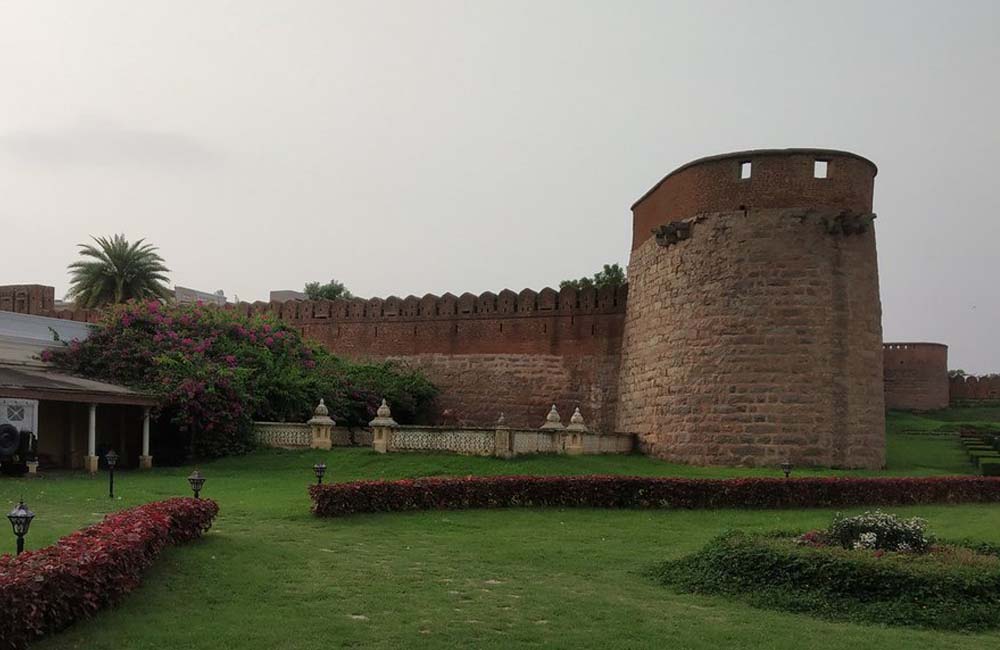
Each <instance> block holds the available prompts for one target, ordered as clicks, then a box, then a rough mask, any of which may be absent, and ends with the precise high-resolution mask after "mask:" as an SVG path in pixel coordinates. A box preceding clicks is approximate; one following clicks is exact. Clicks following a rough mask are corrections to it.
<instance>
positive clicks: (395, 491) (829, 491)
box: [309, 476, 1000, 517]
mask: <svg viewBox="0 0 1000 650" xmlns="http://www.w3.org/2000/svg"><path fill="white" fill-rule="evenodd" d="M309 494H310V496H311V497H312V501H313V505H312V509H313V512H314V513H315V514H317V515H320V516H325V517H339V516H343V515H350V514H355V513H363V512H398V511H404V510H442V509H464V508H504V507H516V506H554V507H583V508H829V507H838V506H854V505H868V504H872V505H874V504H885V505H889V504H892V505H914V504H924V503H976V502H980V503H991V502H1000V478H987V477H933V478H803V479H791V480H789V479H778V478H741V479H689V478H647V477H641V476H469V477H466V478H422V479H413V480H398V481H356V482H351V483H329V484H326V485H313V486H311V487H310V488H309Z"/></svg>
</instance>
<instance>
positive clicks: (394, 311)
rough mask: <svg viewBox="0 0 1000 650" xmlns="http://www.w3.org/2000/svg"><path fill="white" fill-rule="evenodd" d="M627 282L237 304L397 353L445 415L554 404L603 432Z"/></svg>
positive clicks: (476, 422) (349, 343)
mask: <svg viewBox="0 0 1000 650" xmlns="http://www.w3.org/2000/svg"><path fill="white" fill-rule="evenodd" d="M626 301H627V288H625V287H623V288H621V289H619V290H612V289H606V290H600V291H595V290H592V289H591V290H583V291H577V290H575V289H563V290H561V291H556V290H554V289H543V290H542V291H539V292H535V291H533V290H530V289H525V290H523V291H521V292H520V293H514V292H513V291H510V290H505V291H501V292H500V293H497V294H494V293H492V292H486V293H482V294H480V295H478V296H476V295H473V294H469V293H466V294H462V295H461V296H454V295H452V294H448V293H446V294H444V295H443V296H435V295H431V294H428V295H426V296H424V297H422V298H418V297H416V296H409V297H407V298H397V297H389V298H385V299H381V298H372V299H369V300H361V299H352V300H334V301H329V300H321V301H316V302H314V301H308V300H307V301H289V302H285V303H277V302H273V303H264V302H257V303H253V304H247V303H241V304H239V305H236V306H235V307H234V309H237V310H238V311H240V312H242V313H246V314H253V313H271V314H273V315H275V316H276V317H278V318H281V319H282V320H284V321H285V322H287V323H289V324H291V325H293V326H294V327H296V328H298V329H299V330H300V331H301V332H302V333H303V334H304V335H305V336H307V337H308V338H311V339H314V340H316V341H319V342H320V343H322V344H323V345H324V346H325V347H326V348H327V349H328V350H330V351H331V352H333V353H334V354H338V355H342V356H344V357H348V358H351V359H367V360H383V359H393V360H398V361H405V362H406V363H407V364H409V365H412V366H415V367H417V368H420V369H421V370H423V371H424V372H425V373H426V374H427V376H428V377H429V378H430V379H431V380H432V381H433V382H434V383H436V384H437V385H438V386H439V387H440V388H441V397H440V399H439V400H438V401H439V408H440V409H441V411H442V412H443V413H444V415H445V416H446V418H447V419H449V420H454V421H456V422H460V423H463V424H467V425H470V426H485V425H492V424H493V423H494V422H495V421H496V418H497V416H498V415H499V412H500V411H503V412H504V414H505V417H506V419H507V422H508V423H510V425H511V426H515V427H518V426H523V427H528V426H538V425H540V424H541V422H539V421H538V418H539V414H540V413H541V414H544V413H546V412H547V411H548V408H549V407H550V406H551V405H552V404H553V403H554V404H556V405H557V406H558V407H559V408H560V409H566V411H567V412H572V410H573V408H576V407H577V406H579V407H580V409H581V411H582V412H583V415H584V417H585V418H586V420H587V422H588V423H591V424H592V426H594V427H595V428H597V429H599V430H603V431H610V430H611V427H612V426H613V423H614V409H615V404H616V401H617V399H616V398H617V389H616V383H617V377H618V362H619V357H620V347H621V334H622V322H623V320H624V316H625V304H626Z"/></svg>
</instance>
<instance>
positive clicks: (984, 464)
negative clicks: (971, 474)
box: [979, 458, 1000, 476]
mask: <svg viewBox="0 0 1000 650" xmlns="http://www.w3.org/2000/svg"><path fill="white" fill-rule="evenodd" d="M979 469H981V470H982V472H983V476H1000V458H998V459H996V460H994V459H992V458H990V459H986V460H983V461H981V462H980V463H979Z"/></svg>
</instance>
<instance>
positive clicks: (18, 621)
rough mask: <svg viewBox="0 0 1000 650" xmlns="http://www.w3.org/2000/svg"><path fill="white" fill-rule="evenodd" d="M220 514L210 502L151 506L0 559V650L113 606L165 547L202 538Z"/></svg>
mask: <svg viewBox="0 0 1000 650" xmlns="http://www.w3.org/2000/svg"><path fill="white" fill-rule="evenodd" d="M218 512H219V506H218V505H216V504H215V502H214V501H211V500H208V499H191V498H180V499H169V500H167V501H156V502H153V503H147V504H146V505H143V506H139V507H137V508H131V509H129V510H122V511H120V512H115V513H112V514H109V515H107V516H106V517H105V518H104V521H102V522H101V523H99V524H94V525H93V526H88V527H87V528H84V529H82V530H78V531H76V532H75V533H73V534H71V535H68V536H66V537H63V538H62V539H60V540H59V541H58V542H56V543H55V544H53V545H52V546H47V547H45V548H42V549H39V550H37V551H26V552H24V553H22V554H21V555H20V556H17V557H16V558H15V557H14V556H11V555H4V556H0V650H20V649H21V648H24V647H26V646H27V644H28V643H29V642H31V641H32V640H34V639H37V638H39V637H41V636H43V635H45V634H49V633H51V632H55V631H57V630H60V629H62V628H64V627H66V626H67V625H69V624H70V623H73V622H74V621H76V620H79V619H81V618H84V617H86V616H89V615H91V614H93V613H94V612H96V611H97V610H98V609H100V608H102V607H106V606H108V605H111V604H114V603H116V602H118V601H119V600H120V599H121V597H122V596H124V595H125V594H126V593H128V592H129V591H131V590H133V589H135V588H136V587H137V586H139V583H140V581H141V578H142V572H143V571H144V570H145V569H146V568H148V567H149V566H150V565H151V564H152V563H153V560H154V559H156V556H157V555H158V554H159V553H160V551H161V550H162V549H163V547H164V546H166V545H167V544H179V543H182V542H187V541H190V540H192V539H195V538H197V537H199V536H200V535H201V534H202V533H204V532H205V531H207V530H208V529H209V528H210V527H211V526H212V520H213V519H214V518H215V515H216V514H218Z"/></svg>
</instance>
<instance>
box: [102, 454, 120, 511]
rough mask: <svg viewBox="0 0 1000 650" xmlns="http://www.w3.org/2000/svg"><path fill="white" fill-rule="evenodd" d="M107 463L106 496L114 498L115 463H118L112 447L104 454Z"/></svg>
mask: <svg viewBox="0 0 1000 650" xmlns="http://www.w3.org/2000/svg"><path fill="white" fill-rule="evenodd" d="M104 460H105V461H107V463H108V497H110V498H112V499H114V498H115V465H117V464H118V454H116V453H115V450H114V449H112V450H111V451H109V452H108V453H107V454H105V456H104Z"/></svg>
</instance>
